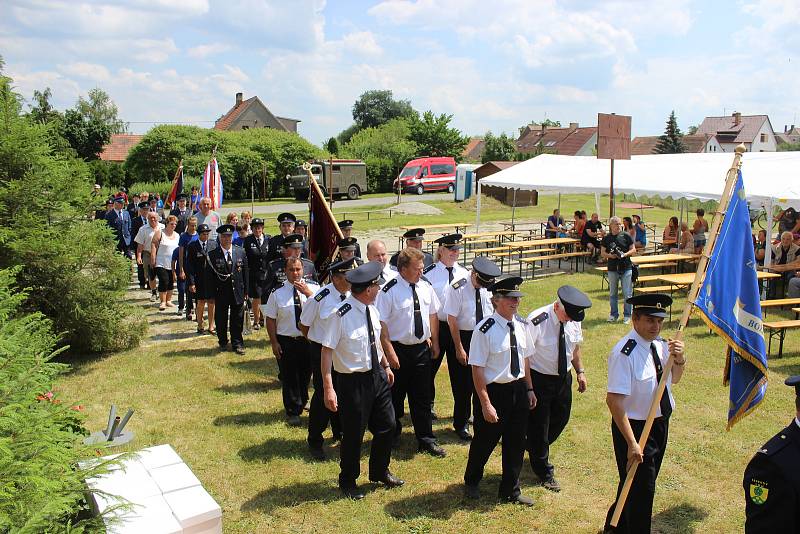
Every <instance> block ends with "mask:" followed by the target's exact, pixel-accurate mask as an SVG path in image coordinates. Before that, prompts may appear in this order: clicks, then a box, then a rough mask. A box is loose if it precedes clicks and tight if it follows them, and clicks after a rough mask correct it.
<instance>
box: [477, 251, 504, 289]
mask: <svg viewBox="0 0 800 534" xmlns="http://www.w3.org/2000/svg"><path fill="white" fill-rule="evenodd" d="M472 270H473V271H475V272H476V273H477V274H478V279H479V280H480V281H481V282H483V283H484V284H491V283H492V282H494V279H495V278H497V277H498V276H500V275H501V274H502V271H501V270H500V267H498V266H497V264H496V263H495V262H493V261H492V260H490V259H489V258H487V257H486V256H475V259H473V260H472Z"/></svg>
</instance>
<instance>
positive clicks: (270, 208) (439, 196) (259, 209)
mask: <svg viewBox="0 0 800 534" xmlns="http://www.w3.org/2000/svg"><path fill="white" fill-rule="evenodd" d="M450 199H452V193H450V194H448V193H446V192H445V193H426V194H424V195H403V196H402V197H401V200H402V202H420V201H423V200H450ZM395 202H397V197H396V196H390V197H367V198H359V199H358V200H337V201H336V202H334V204H333V207H334V208H337V209H343V208H360V207H363V206H383V205H391V204H394V203H395ZM249 209H250V205H249V204H247V205H246V206H239V207H238V208H226V207H225V205H224V204H223V206H222V207H221V208H220V209H218V210H217V212H219V214H220V215H222V216H223V217H225V216H227V215H228V213H230V212H232V211H236V212H242V211H245V210H249ZM284 211H288V212H292V213H303V212H306V211H308V202H291V203H286V204H259V203H256V205H255V212H256V213H282V212H284Z"/></svg>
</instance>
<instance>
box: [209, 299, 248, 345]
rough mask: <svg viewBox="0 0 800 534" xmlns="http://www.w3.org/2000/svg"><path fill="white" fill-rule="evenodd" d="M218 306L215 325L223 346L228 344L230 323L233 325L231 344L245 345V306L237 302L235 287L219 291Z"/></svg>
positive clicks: (215, 313) (218, 338) (215, 312)
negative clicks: (234, 292)
mask: <svg viewBox="0 0 800 534" xmlns="http://www.w3.org/2000/svg"><path fill="white" fill-rule="evenodd" d="M215 300H216V303H217V307H216V308H215V309H214V327H215V328H216V329H217V340H218V341H219V344H220V346H221V347H224V346H226V345H227V344H228V324H229V323H230V327H231V345H233V346H234V347H244V339H243V338H242V328H243V327H244V307H243V306H242V305H241V304H237V303H236V299H235V298H233V289H232V288H228V289H227V290H223V291H221V292H218V293H217V296H216V299H215Z"/></svg>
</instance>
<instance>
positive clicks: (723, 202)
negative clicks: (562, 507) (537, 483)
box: [611, 144, 747, 527]
mask: <svg viewBox="0 0 800 534" xmlns="http://www.w3.org/2000/svg"><path fill="white" fill-rule="evenodd" d="M746 150H747V149H746V148H745V146H744V145H743V144H741V145H739V146H737V147H736V155H735V156H734V157H733V163H732V164H731V168H730V169H728V175H727V178H726V180H725V190H724V191H723V193H722V197H721V198H720V201H719V207H718V208H717V211H716V212H714V220H713V222H712V224H711V231H710V233H709V236H708V241H707V242H706V246H705V249H703V255H702V256H701V257H700V261H699V262H698V264H697V272H696V273H695V275H694V281H693V282H692V287H691V289H690V290H689V295H688V297H687V299H686V306H684V308H683V315H681V321H680V323H679V324H678V331H677V332H676V334H675V339H677V340H682V339H683V330H684V329H685V328H686V325H687V324H688V323H689V317H690V316H691V315H692V308H693V307H694V302H695V300H696V299H697V294H698V293H699V292H700V287H701V285H702V282H703V279H704V278H705V275H706V267H707V266H708V260H709V259H710V258H711V253H712V252H713V251H714V245H715V243H716V242H717V236H718V235H719V230H720V228H721V227H722V221H723V219H724V218H725V212H726V211H727V210H728V205H729V204H730V200H731V194H732V192H733V188H734V186H735V185H736V179H737V177H738V172H739V166H740V165H741V162H742V154H744V152H745V151H746ZM673 360H674V359H673V355H672V353H670V355H669V358H668V359H667V363H666V365H665V366H664V372H663V373H662V375H661V380H660V381H659V383H658V387H657V388H656V392H655V394H654V395H653V401H652V402H651V403H650V411H649V412H648V414H647V420H646V421H645V424H644V428H643V429H642V435H641V436H640V437H639V448H640V449H641V450H644V448H645V444H646V443H647V438H648V437H650V430H651V429H652V428H653V421H654V420H655V418H656V410H657V409H658V407H659V405H660V404H661V396H662V395H663V394H664V390H665V389H666V387H667V380H668V379H671V378H672V364H673ZM638 467H639V464H638V463H637V464H633V465H632V466H631V467H630V469H628V474H627V476H626V477H625V483H624V484H623V486H622V491H620V494H619V497H618V498H617V504H616V507H615V508H614V514H613V515H612V516H611V526H612V527H616V526H617V524H618V523H619V518H620V515H622V508H623V507H624V506H625V501H626V500H627V499H628V493H629V492H630V490H631V485H632V484H633V477H634V476H635V475H636V470H637V469H638Z"/></svg>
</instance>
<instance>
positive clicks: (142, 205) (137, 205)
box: [136, 202, 150, 210]
mask: <svg viewBox="0 0 800 534" xmlns="http://www.w3.org/2000/svg"><path fill="white" fill-rule="evenodd" d="M136 207H137V208H139V209H140V210H143V209H145V208H149V207H150V203H149V202H139V203H138V204H136Z"/></svg>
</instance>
